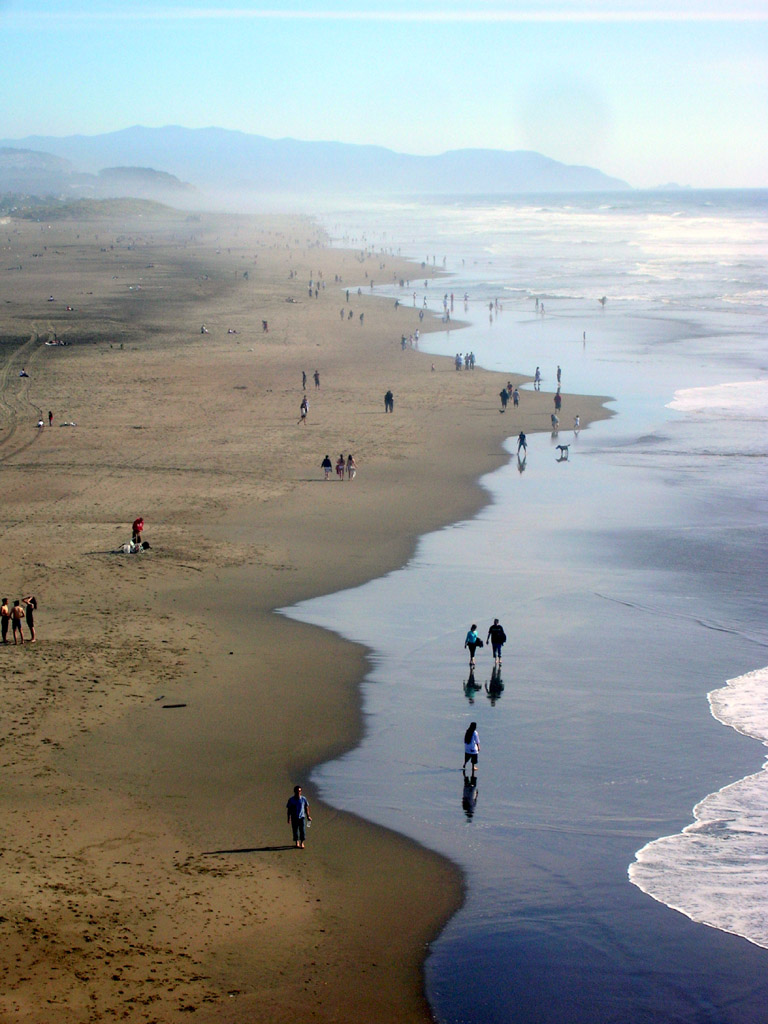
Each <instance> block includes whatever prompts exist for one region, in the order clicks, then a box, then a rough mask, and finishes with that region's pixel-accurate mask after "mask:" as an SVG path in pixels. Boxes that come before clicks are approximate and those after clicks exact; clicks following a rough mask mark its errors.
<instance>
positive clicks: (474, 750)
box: [462, 722, 480, 778]
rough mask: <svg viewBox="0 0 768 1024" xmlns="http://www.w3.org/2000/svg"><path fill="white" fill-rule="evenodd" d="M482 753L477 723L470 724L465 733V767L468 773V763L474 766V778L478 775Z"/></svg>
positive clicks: (464, 769)
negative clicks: (478, 756)
mask: <svg viewBox="0 0 768 1024" xmlns="http://www.w3.org/2000/svg"><path fill="white" fill-rule="evenodd" d="M479 753H480V737H479V736H478V735H477V722H470V723H469V728H468V729H467V731H466V732H465V733H464V767H463V769H462V771H464V772H466V770H467V763H471V765H472V777H473V778H474V776H475V775H476V774H477V755H478V754H479Z"/></svg>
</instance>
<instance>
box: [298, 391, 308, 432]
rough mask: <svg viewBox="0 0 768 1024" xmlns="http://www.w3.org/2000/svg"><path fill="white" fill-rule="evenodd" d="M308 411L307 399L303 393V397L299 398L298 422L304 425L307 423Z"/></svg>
mask: <svg viewBox="0 0 768 1024" xmlns="http://www.w3.org/2000/svg"><path fill="white" fill-rule="evenodd" d="M308 412H309V402H308V401H307V396H306V395H304V397H303V398H302V400H301V405H300V406H299V423H303V424H304V426H305V427H306V425H307V413H308ZM299 423H297V424H296V426H298V425H299Z"/></svg>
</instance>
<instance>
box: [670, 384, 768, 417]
mask: <svg viewBox="0 0 768 1024" xmlns="http://www.w3.org/2000/svg"><path fill="white" fill-rule="evenodd" d="M667 408H668V409H675V410H676V411H677V412H685V413H688V414H689V415H699V416H707V417H712V416H722V417H725V418H727V419H732V420H733V419H749V420H755V419H766V418H768V380H748V381H736V382H732V383H729V384H715V385H713V386H711V387H705V388H683V389H682V390H680V391H676V392H675V395H674V398H673V399H672V401H671V402H669V403H668V404H667Z"/></svg>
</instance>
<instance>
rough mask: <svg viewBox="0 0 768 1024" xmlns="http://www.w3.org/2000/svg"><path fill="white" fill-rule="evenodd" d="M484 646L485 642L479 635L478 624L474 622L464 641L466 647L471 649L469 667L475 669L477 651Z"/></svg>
mask: <svg viewBox="0 0 768 1024" xmlns="http://www.w3.org/2000/svg"><path fill="white" fill-rule="evenodd" d="M482 646H483V641H482V640H481V639H480V637H479V636H478V635H477V623H475V622H473V623H472V627H471V628H470V630H469V632H468V633H467V635H466V637H465V639H464V647H465V648H469V667H470V668H474V667H475V651H476V650H477V648H478V647H482Z"/></svg>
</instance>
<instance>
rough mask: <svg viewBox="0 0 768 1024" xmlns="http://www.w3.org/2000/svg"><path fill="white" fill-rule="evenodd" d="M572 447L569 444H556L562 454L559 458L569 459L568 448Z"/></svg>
mask: <svg viewBox="0 0 768 1024" xmlns="http://www.w3.org/2000/svg"><path fill="white" fill-rule="evenodd" d="M570 447H571V446H570V445H569V444H556V445H555V448H556V449H557V451H558V452H560V454H559V455H558V459H567V458H568V449H569V448H570Z"/></svg>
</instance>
